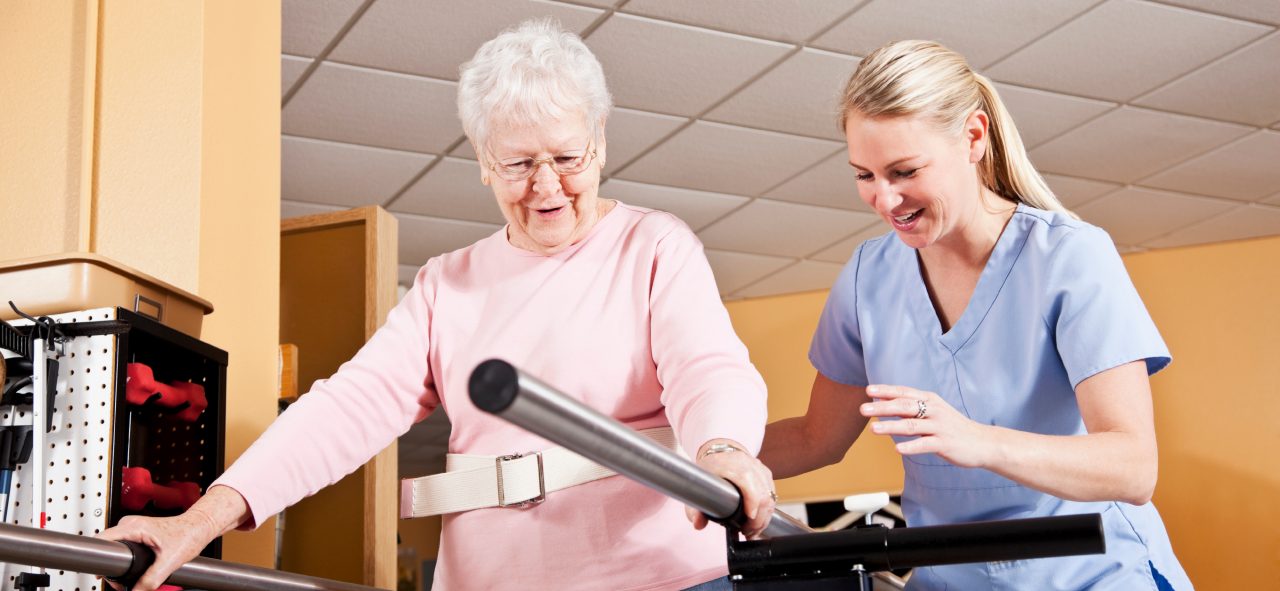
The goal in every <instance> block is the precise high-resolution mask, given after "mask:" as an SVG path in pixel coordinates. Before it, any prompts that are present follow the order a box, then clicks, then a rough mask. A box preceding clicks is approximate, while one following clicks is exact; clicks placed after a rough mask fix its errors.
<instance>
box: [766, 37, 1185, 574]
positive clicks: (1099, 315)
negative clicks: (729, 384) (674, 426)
mask: <svg viewBox="0 0 1280 591" xmlns="http://www.w3.org/2000/svg"><path fill="white" fill-rule="evenodd" d="M840 124H841V127H842V128H843V130H844V132H845V135H846V138H847V140H848V143H849V163H850V164H851V165H852V167H853V169H854V171H855V174H856V178H857V186H858V194H859V195H860V196H861V198H862V200H863V201H864V202H865V203H866V204H867V205H868V206H870V207H871V208H872V209H873V210H874V211H876V212H877V213H879V214H880V215H881V216H882V217H883V218H884V221H885V223H886V224H888V225H889V226H890V227H892V229H893V230H892V231H891V232H889V233H888V234H886V235H884V236H881V237H879V238H873V239H871V240H868V241H866V242H864V243H863V244H862V245H861V246H860V247H858V249H857V251H856V252H855V253H854V255H853V258H852V259H850V261H849V263H848V265H847V266H846V267H845V270H844V272H843V273H842V274H841V276H840V277H839V279H837V280H836V284H835V286H834V287H832V289H831V294H830V296H829V297H828V299H827V305H826V309H825V310H824V311H823V313H822V317H821V320H820V321H819V324H818V330H817V333H816V334H815V335H814V337H813V344H812V346H811V348H810V350H809V358H810V360H811V361H812V362H813V365H814V367H815V368H817V370H818V375H817V376H816V378H815V379H814V383H813V389H812V391H811V394H810V401H809V409H808V412H807V414H806V415H805V416H804V417H800V418H795V419H788V420H784V421H780V422H777V423H773V424H770V425H769V428H768V434H767V436H766V438H765V445H764V451H763V452H762V454H761V457H762V458H763V459H764V460H765V463H766V464H768V465H769V466H770V467H771V468H773V470H774V471H775V472H776V473H777V474H778V476H779V477H782V478H786V477H789V476H792V475H795V474H799V473H802V472H806V471H808V470H812V469H815V468H817V467H819V466H823V465H826V464H830V463H834V462H837V461H839V460H840V458H841V457H843V456H844V455H845V452H846V451H847V450H848V449H849V446H850V445H852V444H853V442H854V440H856V439H857V438H858V436H859V435H860V434H861V433H862V431H863V430H864V428H865V427H866V425H867V424H868V421H869V420H870V418H871V417H878V418H879V419H880V420H878V421H876V422H875V423H873V424H872V426H871V431H872V433H875V434H877V435H882V436H892V437H893V438H894V439H895V441H896V442H897V450H898V452H899V453H900V454H902V465H903V467H904V469H905V473H906V479H905V484H904V487H903V492H902V507H903V510H904V513H905V516H906V518H907V524H908V525H935V524H945V523H955V522H964V521H977V520H987V519H1008V518H1017V517H1036V516H1049V515H1067V514H1075V513H1101V514H1102V520H1103V527H1104V528H1105V531H1106V538H1107V553H1106V556H1102V557H1098V556H1078V557H1070V558H1054V559H1042V560H1026V561H1014V562H996V563H990V564H962V565H950V566H942V567H934V568H924V569H918V570H917V572H915V573H914V574H913V575H912V577H911V580H910V583H909V584H908V588H909V589H948V588H950V589H965V590H976V589H1086V588H1087V589H1161V590H1164V589H1170V588H1173V589H1190V588H1191V583H1190V581H1188V580H1187V576H1186V574H1185V573H1184V572H1183V570H1182V567H1181V566H1180V565H1179V563H1178V559H1177V558H1176V557H1175V556H1174V554H1173V548H1172V547H1171V545H1170V543H1169V537H1168V535H1167V534H1166V533H1165V529H1164V524H1163V523H1162V522H1161V520H1160V515H1159V514H1158V513H1157V512H1156V509H1155V507H1154V506H1152V505H1151V503H1150V500H1151V495H1152V491H1153V489H1154V488H1155V484H1156V438H1155V428H1154V426H1153V418H1152V409H1151V406H1152V403H1151V387H1150V384H1149V382H1148V377H1147V376H1148V375H1149V374H1152V373H1155V372H1156V371H1159V370H1160V369H1161V368H1163V367H1165V366H1166V365H1168V363H1169V361H1170V358H1169V351H1168V349H1167V348H1166V347H1165V345H1164V342H1163V341H1162V340H1161V338H1160V333H1159V332H1158V331H1157V330H1156V327H1155V324H1154V323H1153V322H1152V321H1151V316H1150V315H1149V314H1148V313H1147V310H1146V308H1145V307H1143V305H1142V300H1141V299H1139V297H1138V293H1137V291H1136V290H1135V289H1134V287H1133V284H1132V282H1130V280H1129V276H1128V275H1127V274H1126V273H1125V270H1124V264H1123V263H1122V262H1121V260H1120V256H1119V255H1118V254H1117V253H1116V249H1115V246H1114V245H1113V244H1112V243H1111V239H1110V238H1109V237H1108V236H1107V234H1106V233H1105V232H1103V231H1102V230H1100V229H1098V228H1096V227H1094V226H1091V225H1089V224H1087V223H1084V222H1081V221H1079V220H1078V219H1076V218H1075V217H1074V216H1073V215H1071V213H1070V212H1068V211H1067V210H1066V209H1065V208H1063V206H1062V204H1061V203H1059V202H1058V200H1057V198H1055V197H1054V195H1053V193H1052V192H1051V191H1050V190H1049V189H1048V187H1047V186H1046V185H1045V183H1044V181H1043V180H1042V179H1041V177H1040V175H1039V173H1037V172H1036V170H1035V168H1033V167H1032V166H1031V162H1030V161H1029V160H1028V159H1027V155H1026V152H1025V150H1024V149H1023V147H1022V141H1021V140H1020V139H1019V137H1018V131H1017V129H1016V128H1015V127H1014V125H1013V120H1012V119H1011V118H1010V116H1009V114H1008V112H1007V111H1006V110H1005V108H1004V106H1003V105H1002V104H1001V102H1000V97H999V95H998V94H997V93H996V90H995V88H994V86H992V84H991V81H990V80H987V79H986V78H985V77H983V76H982V75H980V74H978V73H976V72H974V71H973V70H972V69H970V67H969V64H968V63H966V62H965V60H964V58H963V57H961V56H959V55H957V54H956V53H955V52H952V51H951V50H948V49H947V48H945V47H942V46H940V45H938V44H936V43H931V42H924V41H902V42H898V43H892V44H889V45H886V46H885V47H882V48H880V49H878V50H876V51H874V52H872V53H871V54H870V55H868V56H867V57H866V58H865V59H863V60H862V62H861V64H859V66H858V68H857V70H856V71H855V72H854V74H853V76H852V78H851V79H850V80H849V82H848V85H847V86H846V89H845V93H844V100H843V104H842V113H841V118H840Z"/></svg>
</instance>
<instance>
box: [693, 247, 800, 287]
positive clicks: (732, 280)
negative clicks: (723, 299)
mask: <svg viewBox="0 0 1280 591" xmlns="http://www.w3.org/2000/svg"><path fill="white" fill-rule="evenodd" d="M706 253H707V262H709V263H711V271H712V272H713V273H715V275H716V286H717V287H719V289H720V295H722V296H724V295H728V294H731V293H733V292H735V291H737V290H739V289H742V288H743V287H744V286H746V285H749V284H751V283H752V282H753V281H756V280H758V279H760V278H761V277H764V276H765V275H768V274H770V273H772V272H774V271H777V270H778V269H781V268H783V267H785V266H787V265H790V264H791V263H794V262H795V259H788V258H782V257H771V256H765V255H760V254H747V253H743V252H729V251H727V250H708V251H706Z"/></svg>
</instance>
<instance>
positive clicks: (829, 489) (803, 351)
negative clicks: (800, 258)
mask: <svg viewBox="0 0 1280 591" xmlns="http://www.w3.org/2000/svg"><path fill="white" fill-rule="evenodd" d="M826 301H827V292H825V291H818V292H808V293H800V294H793V295H784V296H774V297H767V298H757V299H750V300H741V301H736V302H728V303H727V304H726V307H727V308H728V309H729V316H730V317H731V318H732V319H733V328H734V330H736V331H737V332H738V336H739V337H741V338H742V342H744V343H746V345H747V348H748V349H749V350H750V351H751V361H752V362H753V363H755V365H756V367H757V368H759V369H760V373H761V374H762V375H764V380H765V382H766V383H767V384H768V385H769V420H771V421H776V420H778V419H784V418H787V417H794V416H800V415H803V414H804V412H805V408H806V407H807V406H808V404H809V388H810V386H812V385H813V376H814V369H813V366H812V365H810V364H809V357H808V355H809V339H810V338H811V337H812V336H813V331H814V330H815V329H816V328H817V327H818V316H819V315H821V314H822V305H823V304H824V303H825V302H826ZM877 491H889V492H891V493H894V494H897V493H899V492H901V491H902V462H901V461H900V460H899V459H898V455H897V452H896V451H894V449H893V444H892V440H890V439H888V438H886V437H862V438H860V439H859V440H858V442H857V443H855V444H854V445H853V448H852V449H851V450H850V451H849V454H848V455H846V456H845V459H844V461H843V462H840V463H839V464H836V465H834V466H828V467H826V468H823V469H821V470H817V471H814V472H810V473H808V474H804V475H802V476H797V477H795V478H788V479H786V480H780V481H778V496H779V498H780V499H781V500H782V501H783V502H787V501H799V500H832V499H842V498H844V497H845V496H846V495H850V494H856V493H864V492H877Z"/></svg>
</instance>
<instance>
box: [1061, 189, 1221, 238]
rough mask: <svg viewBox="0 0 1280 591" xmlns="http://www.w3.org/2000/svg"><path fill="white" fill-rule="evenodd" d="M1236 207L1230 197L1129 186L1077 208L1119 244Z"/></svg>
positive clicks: (1157, 234)
mask: <svg viewBox="0 0 1280 591" xmlns="http://www.w3.org/2000/svg"><path fill="white" fill-rule="evenodd" d="M1231 207H1233V205H1232V204H1230V203H1228V202H1226V201H1218V200H1215V199H1208V198H1204V197H1192V196H1189V195H1178V194H1174V193H1166V192H1164V191H1155V190H1150V189H1139V188H1136V187H1126V188H1124V189H1121V190H1120V191H1116V192H1115V193H1112V194H1110V195H1107V196H1106V197H1102V198H1100V199H1098V200H1097V201H1094V202H1092V203H1088V204H1086V205H1084V206H1083V207H1080V208H1079V209H1077V210H1076V213H1077V214H1079V215H1080V217H1082V218H1084V220H1085V221H1086V222H1089V223H1091V224H1094V225H1097V226H1101V227H1102V228H1103V229H1105V230H1106V231H1107V232H1109V233H1110V234H1111V239H1112V240H1114V241H1115V243H1116V244H1123V245H1127V246H1133V245H1139V244H1144V243H1146V242H1148V241H1151V240H1154V239H1156V238H1159V237H1161V236H1163V235H1164V234H1167V233H1169V232H1172V231H1174V230H1177V229H1180V228H1184V227H1187V226H1189V225H1191V224H1194V223H1195V222H1197V221H1199V220H1203V219H1205V218H1207V217H1209V216H1212V215H1216V214H1219V213H1222V212H1224V211H1226V210H1228V209H1230V208H1231Z"/></svg>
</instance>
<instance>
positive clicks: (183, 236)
mask: <svg viewBox="0 0 1280 591" xmlns="http://www.w3.org/2000/svg"><path fill="white" fill-rule="evenodd" d="M0 80H3V81H4V82H3V83H0V114H2V115H0V199H3V201H2V202H0V212H2V213H3V215H0V253H2V254H0V258H3V259H18V258H25V257H30V256H36V255H43V254H55V253H62V252H94V253H98V254H102V255H105V256H108V257H111V258H113V259H116V260H118V261H120V262H122V263H124V264H126V265H129V266H131V267H134V268H136V269H138V270H140V271H142V272H144V273H147V274H150V275H153V276H155V277H157V278H159V279H162V280H164V281H167V282H169V283H172V284H174V285H176V286H178V287H181V288H183V289H186V290H189V291H192V292H194V293H196V294H197V295H199V296H202V297H204V298H205V299H208V300H209V301H211V302H212V303H213V305H214V308H215V310H214V312H213V314H212V315H211V316H209V317H208V318H207V319H206V320H205V324H204V332H203V334H202V338H203V339H204V340H206V341H208V342H210V343H212V344H214V345H215V346H218V347H221V348H223V349H226V350H227V351H228V352H229V353H230V366H229V368H228V375H227V381H228V387H227V398H228V400H227V402H228V416H227V460H228V461H231V460H234V459H235V458H236V457H237V456H238V455H239V454H240V453H241V451H243V449H244V448H245V447H247V445H248V443H249V442H250V441H251V440H252V439H253V438H256V437H257V435H258V433H260V432H261V431H262V430H263V428H265V426H266V424H267V423H268V422H270V420H271V419H272V418H274V416H275V383H276V343H277V333H278V324H279V321H278V300H279V291H278V290H279V287H278V285H279V284H278V281H279V251H278V249H279V207H280V173H279V169H280V164H279V162H280V154H279V142H280V138H279V132H280V131H279V130H280V102H279V92H280V90H279V89H280V2H279V0H235V1H221V0H220V1H216V2H194V1H192V2H157V1H152V2H135V1H129V0H57V1H54V2H33V1H24V0H0ZM10 295H11V296H12V295H14V294H10ZM15 299H18V298H15ZM267 526H268V527H265V528H263V529H261V530H259V532H257V533H254V534H252V535H244V534H239V535H233V536H231V537H229V538H228V539H227V540H226V544H225V545H224V555H225V556H227V557H228V558H231V559H234V560H240V561H245V562H251V563H253V564H259V565H270V564H271V563H272V561H273V559H274V546H273V544H272V535H271V531H270V527H269V526H270V524H269V523H268V524H267Z"/></svg>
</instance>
